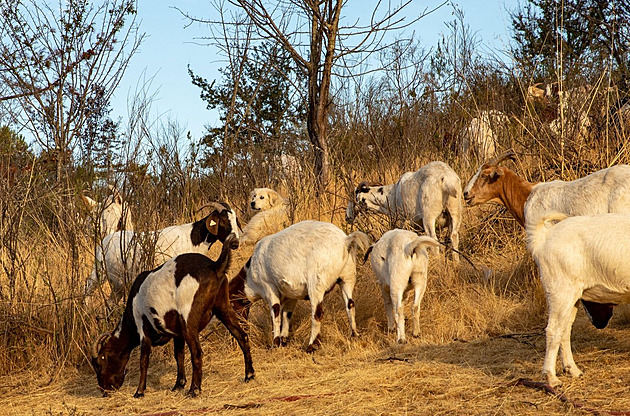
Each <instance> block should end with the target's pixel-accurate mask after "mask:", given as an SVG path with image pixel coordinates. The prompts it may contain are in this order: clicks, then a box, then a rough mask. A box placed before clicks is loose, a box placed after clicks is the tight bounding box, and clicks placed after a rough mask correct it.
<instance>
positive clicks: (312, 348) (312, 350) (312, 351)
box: [306, 344, 317, 354]
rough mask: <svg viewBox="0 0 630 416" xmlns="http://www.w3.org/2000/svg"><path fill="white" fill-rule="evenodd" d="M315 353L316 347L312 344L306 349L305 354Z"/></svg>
mask: <svg viewBox="0 0 630 416" xmlns="http://www.w3.org/2000/svg"><path fill="white" fill-rule="evenodd" d="M315 351H317V347H316V346H315V345H314V344H311V345H309V346H308V347H306V353H307V354H312V353H314V352H315Z"/></svg>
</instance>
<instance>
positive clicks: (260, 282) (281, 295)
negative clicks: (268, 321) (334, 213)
mask: <svg viewBox="0 0 630 416" xmlns="http://www.w3.org/2000/svg"><path fill="white" fill-rule="evenodd" d="M367 245H368V239H367V236H366V235H365V234H364V233H361V232H354V233H352V234H350V236H347V235H346V234H345V233H344V232H343V231H342V230H341V229H340V228H339V227H337V226H335V225H334V224H331V223H327V222H321V221H310V220H309V221H302V222H299V223H297V224H294V225H292V226H290V227H288V228H286V229H284V230H282V231H280V232H278V233H276V234H273V235H270V236H267V237H265V238H263V239H262V240H260V242H259V243H258V244H257V245H256V247H255V248H254V253H253V254H252V257H251V260H250V264H249V267H248V268H247V278H246V282H245V295H246V296H247V297H249V298H250V299H252V300H254V299H257V298H261V297H262V298H264V299H265V300H266V301H267V303H268V304H269V307H270V309H271V318H272V322H273V336H274V343H277V342H278V341H276V339H278V340H279V337H283V338H286V337H288V334H289V320H290V316H291V313H292V310H293V308H294V307H295V303H296V301H297V300H298V299H305V298H306V297H308V298H309V299H310V302H311V306H312V319H311V338H310V341H309V346H312V345H313V343H314V342H315V340H316V339H317V337H318V335H319V330H320V322H319V320H320V319H321V316H319V317H317V311H318V309H319V310H320V313H321V303H322V301H323V299H324V295H325V294H326V293H327V292H328V291H330V290H331V289H333V288H334V286H335V285H336V284H337V283H339V284H340V286H341V293H342V296H343V299H344V304H345V307H346V313H347V315H348V320H349V323H350V329H351V331H352V334H353V335H356V333H357V330H356V323H355V319H354V313H355V312H354V301H352V291H353V290H354V285H355V282H356V260H355V256H356V248H357V246H359V247H360V248H362V249H365V248H367ZM275 305H278V306H275ZM274 308H275V310H274ZM280 310H281V311H282V323H281V322H280V319H281V317H280V314H279V312H280ZM281 325H282V328H281Z"/></svg>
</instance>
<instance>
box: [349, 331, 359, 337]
mask: <svg viewBox="0 0 630 416" xmlns="http://www.w3.org/2000/svg"><path fill="white" fill-rule="evenodd" d="M358 337H359V332H358V331H352V334H350V338H358Z"/></svg>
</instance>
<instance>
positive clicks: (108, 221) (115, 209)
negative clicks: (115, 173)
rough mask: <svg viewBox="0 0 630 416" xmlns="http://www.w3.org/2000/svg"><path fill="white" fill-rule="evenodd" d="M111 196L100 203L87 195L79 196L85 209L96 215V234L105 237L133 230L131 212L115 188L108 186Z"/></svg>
mask: <svg viewBox="0 0 630 416" xmlns="http://www.w3.org/2000/svg"><path fill="white" fill-rule="evenodd" d="M109 189H110V190H111V191H112V194H111V195H109V196H107V198H105V200H104V201H103V202H101V203H98V202H96V201H95V200H93V199H92V198H90V197H89V196H87V195H81V199H82V200H83V202H84V203H85V205H86V206H87V208H88V209H89V210H90V211H91V212H93V213H95V214H97V215H98V221H97V225H96V227H97V232H98V233H99V235H101V236H105V235H108V234H111V233H114V232H116V231H122V230H129V231H131V230H133V222H132V220H131V210H130V209H129V204H127V202H125V201H124V200H123V198H122V196H121V195H120V192H119V191H118V189H116V187H114V186H112V185H109Z"/></svg>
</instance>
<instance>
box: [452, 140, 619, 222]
mask: <svg viewBox="0 0 630 416" xmlns="http://www.w3.org/2000/svg"><path fill="white" fill-rule="evenodd" d="M514 158H515V154H514V152H513V151H508V152H505V153H504V154H502V155H500V156H497V157H496V158H494V159H492V160H491V161H488V162H487V163H484V164H483V165H481V167H480V168H479V169H478V170H477V172H476V173H475V174H474V175H473V177H472V178H471V179H470V181H469V182H468V184H467V185H466V188H465V189H464V201H465V202H466V204H467V205H468V206H475V205H479V204H483V203H485V202H488V201H491V202H499V203H501V204H502V205H504V206H505V207H506V208H507V210H508V211H509V212H510V213H511V214H512V215H513V216H514V218H515V219H516V221H518V223H519V224H520V225H521V226H524V225H525V221H526V219H527V220H528V221H536V218H535V217H537V216H540V215H544V214H545V213H546V212H549V211H558V212H563V213H565V214H567V215H570V216H575V215H588V214H599V213H606V212H619V213H630V166H628V165H616V166H612V167H609V168H606V169H602V170H599V171H597V172H594V173H592V174H590V175H588V176H585V177H583V178H579V179H576V180H573V181H561V180H555V181H551V182H537V183H532V182H528V181H527V180H525V179H522V178H520V177H518V175H516V173H514V172H513V171H512V170H510V169H508V168H507V167H504V166H499V163H500V162H502V161H504V160H506V159H514Z"/></svg>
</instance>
